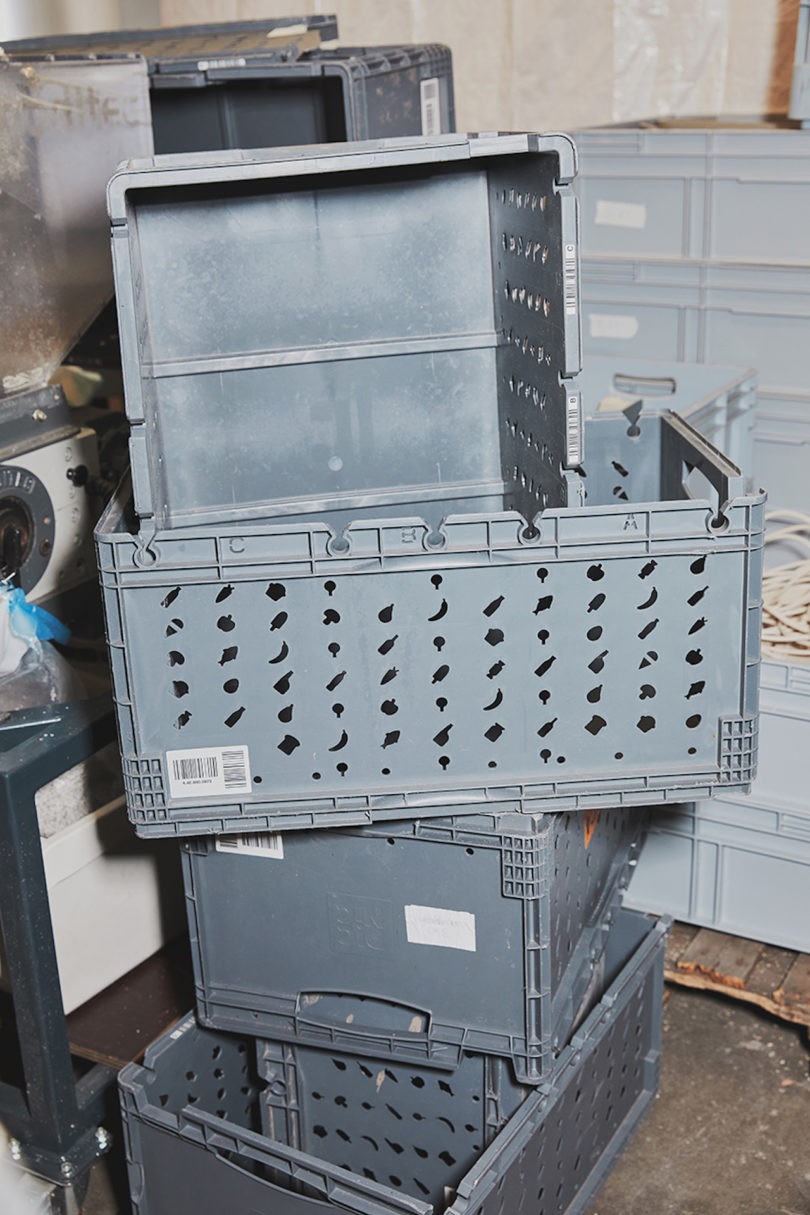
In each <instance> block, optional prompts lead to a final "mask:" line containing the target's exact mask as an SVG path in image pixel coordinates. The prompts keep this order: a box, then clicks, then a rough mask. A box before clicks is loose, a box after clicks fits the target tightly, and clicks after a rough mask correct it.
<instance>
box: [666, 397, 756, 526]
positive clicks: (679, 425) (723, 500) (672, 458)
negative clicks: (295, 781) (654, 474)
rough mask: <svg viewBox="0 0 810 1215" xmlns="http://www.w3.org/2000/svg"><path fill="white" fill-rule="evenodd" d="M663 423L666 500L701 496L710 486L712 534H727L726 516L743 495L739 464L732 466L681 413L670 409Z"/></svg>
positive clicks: (727, 523) (710, 524) (710, 523)
mask: <svg viewBox="0 0 810 1215" xmlns="http://www.w3.org/2000/svg"><path fill="white" fill-rule="evenodd" d="M661 421H662V428H661V496H662V498H663V500H664V501H665V502H666V501H679V500H681V501H682V500H683V499H684V498H693V499H694V498H697V497H702V496H705V492H704V491H706V486H707V485H708V486H709V487H710V488H711V489H712V490H713V491H714V492H713V493H712V494H711V496H710V497H709V502H710V504H711V506H712V511H713V517H712V518H711V519H710V520H709V525H708V526H709V531H710V532H721V531H725V530H726V528H727V527H728V526H729V522H728V517H727V514H726V512H727V510H728V508H729V505H730V504H731V501H732V499H734V498H738V497H740V496H741V495H742V494H743V493H744V484H743V477H742V473H741V472H740V470H739V468H738V467H737V465H736V464H732V462H731V460H728V459H727V458H726V457H725V456H724V455H723V454H722V453H721V452H719V451H718V450H717V448H716V447H714V446H713V445H712V444H711V443H710V442H709V441H708V439H706V438H704V436H703V435H701V434H699V433H698V431H696V430H695V428H694V427H693V426H690V425H689V423H688V422H685V421H684V419H683V418H682V417H680V416H679V415H678V414H676V413H673V412H672V411H671V410H669V411H668V412H667V413H665V414H663V415H662V418H661ZM693 474H695V476H693ZM690 478H692V480H691V481H690ZM701 478H702V479H701ZM698 483H699V485H700V491H701V492H700V493H698V489H697V485H698Z"/></svg>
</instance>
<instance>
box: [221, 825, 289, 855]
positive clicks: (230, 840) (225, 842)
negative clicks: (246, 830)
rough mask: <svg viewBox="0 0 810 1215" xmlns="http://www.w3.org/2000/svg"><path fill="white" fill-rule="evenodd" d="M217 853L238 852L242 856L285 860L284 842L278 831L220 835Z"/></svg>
mask: <svg viewBox="0 0 810 1215" xmlns="http://www.w3.org/2000/svg"><path fill="white" fill-rule="evenodd" d="M216 850H217V852H238V853H240V854H241V855H242V856H269V857H272V859H273V860H274V861H283V860H284V841H283V840H282V838H281V836H280V834H279V833H278V831H257V832H256V833H255V834H252V835H218V836H217V842H216Z"/></svg>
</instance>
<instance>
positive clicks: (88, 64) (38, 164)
mask: <svg viewBox="0 0 810 1215" xmlns="http://www.w3.org/2000/svg"><path fill="white" fill-rule="evenodd" d="M151 151H152V127H151V121H150V114H149V88H148V82H147V76H146V65H145V64H144V62H143V60H140V59H126V60H121V59H95V60H58V59H55V60H54V59H52V60H37V59H29V60H27V61H25V62H17V61H15V60H11V59H8V58H1V57H0V263H2V266H3V274H2V276H0V399H2V398H5V397H9V396H13V395H15V394H16V393H19V392H27V391H28V390H30V389H34V388H38V387H41V386H42V385H44V384H46V383H47V381H48V379H49V378H50V376H51V374H52V373H53V371H54V370H55V368H56V367H57V366H58V365H59V363H60V362H61V360H62V358H63V356H64V355H65V354H66V353H67V351H68V350H69V349H70V348H71V346H72V345H73V342H74V341H75V339H76V338H77V337H78V336H79V335H80V334H81V333H82V332H83V331H84V329H85V328H86V327H87V325H89V323H90V322H91V321H92V320H93V318H94V317H95V315H96V313H97V312H98V311H99V310H100V308H101V307H102V305H103V304H104V303H105V302H106V301H107V300H108V299H109V298H110V297H111V296H112V293H113V280H112V266H111V264H110V252H109V244H108V237H107V225H106V223H105V218H104V190H105V186H106V184H107V181H108V179H109V177H110V176H111V174H112V172H113V170H114V169H115V168H116V166H117V165H118V164H120V163H121V161H122V160H124V159H126V158H127V157H130V156H133V155H137V156H144V155H147V156H148V155H150V154H151Z"/></svg>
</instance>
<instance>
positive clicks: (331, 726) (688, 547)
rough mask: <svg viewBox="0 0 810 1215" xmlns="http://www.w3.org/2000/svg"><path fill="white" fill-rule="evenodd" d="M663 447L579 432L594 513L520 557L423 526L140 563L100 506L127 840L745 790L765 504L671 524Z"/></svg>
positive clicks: (174, 553)
mask: <svg viewBox="0 0 810 1215" xmlns="http://www.w3.org/2000/svg"><path fill="white" fill-rule="evenodd" d="M675 423H679V425H680V428H681V429H680V430H679V429H678V428H677V427H676V426H675ZM683 427H684V424H683V423H681V422H680V420H679V419H677V418H674V420H671V419H670V418H669V417H664V418H659V417H656V416H651V417H643V418H642V419H641V420H640V425H639V433H638V434H636V435H633V434H631V433H629V432H628V429H627V423H626V421H625V420H624V419H621V418H619V419H614V420H613V422H612V423H611V422H609V421H608V420H606V419H603V420H600V421H599V422H598V423H595V424H594V425H593V427H592V429H591V430H590V431H589V442H590V444H591V448H592V451H593V452H594V455H593V459H592V461H590V462H589V465H588V469H586V471H588V476H587V477H586V478H585V484H586V486H587V493H588V499H587V502H588V505H586V506H584V507H580V506H576V507H571V508H568V509H563V510H559V511H558V510H547V511H545V512H544V513H543V514H542V515H540V516H538V518H537V520H536V531H535V533H532V532H527V529H526V525H525V521H524V520H523V519H522V518H521V517H520V516H518V515H515V514H510V513H505V514H499V515H481V516H475V517H466V518H464V517H458V516H457V517H454V518H451V519H448V520H447V521H446V522H445V524H444V525H443V526H442V529H441V532H440V533H438V535H437V534H435V533H433V532H432V531H431V529H430V528H429V527H428V526H427V525H426V524H425V523H423V522H419V521H400V522H397V521H394V520H390V521H385V520H380V521H378V522H377V523H376V524H371V523H369V524H358V525H357V526H356V527H352V528H349V529H348V530H347V532H346V533H345V541H344V543H342V544H340V545H337V544H336V543H335V537H334V535H333V533H332V532H331V531H330V529H329V528H327V527H325V526H318V525H307V524H299V525H293V524H289V525H287V526H284V525H272V524H263V525H258V524H254V525H252V526H251V527H250V528H249V529H247V530H236V529H235V528H234V526H233V525H231V526H224V525H223V526H222V527H219V528H216V527H210V528H208V527H206V528H203V527H200V528H194V529H179V530H174V531H170V532H164V533H159V534H158V535H157V536H156V537H154V538H151V539H150V538H147V539H148V544H146V541H144V542H139V540H138V539H137V537H135V536H132V535H130V534H129V533H128V532H127V531H126V528H125V526H124V524H123V519H122V513H121V511H122V503H121V502H119V505H118V507H117V508H116V507H114V508H113V509H112V510H111V511H110V513H109V514H108V515H107V516H106V520H105V521H104V522H103V524H102V526H101V528H100V530H99V533H98V541H99V563H100V568H101V571H102V582H103V588H104V601H105V606H106V616H107V629H108V639H109V643H110V647H111V655H112V667H113V679H114V690H115V698H116V702H117V705H118V712H119V726H120V735H121V744H122V754H123V762H124V772H125V777H126V781H127V790H128V805H129V810H130V815H131V817H132V819H133V821H134V822H135V824H136V826H137V827H138V829H139V830H140V831H141V832H142V833H143V834H164V835H165V834H181V835H183V834H188V835H192V834H201V833H223V832H225V831H228V830H232V831H240V830H256V831H261V830H266V829H268V828H273V827H274V826H275V827H276V828H278V829H283V830H287V829H290V828H295V827H309V826H312V825H315V824H316V823H317V824H319V825H321V826H329V825H338V824H344V825H346V824H350V823H362V822H370V821H374V820H375V819H385V818H388V819H395V818H402V817H417V816H420V817H425V816H430V815H435V814H442V813H447V810H448V808H449V807H462V806H469V807H471V808H472V809H475V808H476V807H477V808H480V809H490V810H492V809H497V808H500V809H510V808H523V809H529V810H532V809H555V808H556V809H565V808H569V807H594V806H599V805H603V806H610V805H617V804H637V805H649V804H651V803H654V802H664V801H682V800H684V798H685V797H697V796H700V797H704V796H709V795H711V793H712V792H713V790H715V789H716V788H718V787H720V786H723V787H724V788H728V787H731V786H736V787H740V788H743V787H745V786H746V785H747V784H748V783H749V782H750V780H751V777H752V775H753V767H754V762H755V742H756V709H757V695H758V664H759V630H760V611H761V605H760V584H761V558H762V551H761V546H762V526H763V523H762V520H763V505H764V502H763V498H762V496H761V495H744V494H743V493H742V489H741V486H742V480H741V477H739V476H738V477H737V481H736V485H737V487H738V492H736V493H735V494H734V496H733V497H732V498H731V499H730V500H729V501H728V502H726V503H724V504H723V507H722V510H723V512H724V513H723V514H722V515H721V516H718V513H717V512H718V509H719V507H718V506H716V505H713V504H712V502H711V501H710V500H708V499H703V498H702V497H697V498H695V499H686V500H685V499H684V497H683V495H684V492H685V491H684V489H683V487H682V484H681V481H682V478H681V473H680V471H679V469H678V460H679V453H682V451H683V450H684V448H683V445H681V446H680V447H676V448H675V451H674V452H673V451H672V450H670V445H669V440H670V438H671V437H672V436H673V435H674V436H675V437H676V438H677V437H678V436H680V438H681V439H682V438H683ZM662 428H663V429H662ZM688 429H689V428H688V427H687V428H686V430H687V431H688ZM697 438H698V436H695V439H697ZM690 442H691V440H690ZM685 450H687V451H688V450H691V449H690V448H689V446H688V444H687V445H686V448H685ZM709 450H710V451H711V449H709ZM715 455H716V453H715ZM696 458H697V457H696ZM734 471H735V472H738V470H734ZM617 491H618V492H617ZM656 492H657V493H659V494H662V493H663V494H664V495H665V497H664V500H663V501H662V500H658V501H655V500H654V493H656ZM605 502H609V503H610V505H603V503H605ZM591 503H593V505H591ZM718 522H719V526H718ZM453 812H454V813H457V812H458V810H455V809H454V810H453Z"/></svg>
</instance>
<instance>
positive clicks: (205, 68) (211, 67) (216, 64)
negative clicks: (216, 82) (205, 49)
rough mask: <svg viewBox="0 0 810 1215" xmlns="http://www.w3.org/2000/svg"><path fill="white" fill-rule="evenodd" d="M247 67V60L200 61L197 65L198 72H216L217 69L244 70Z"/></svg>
mask: <svg viewBox="0 0 810 1215" xmlns="http://www.w3.org/2000/svg"><path fill="white" fill-rule="evenodd" d="M246 65H247V59H200V60H199V61H198V63H197V71H198V72H215V71H216V70H217V68H242V67H245V66H246Z"/></svg>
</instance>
